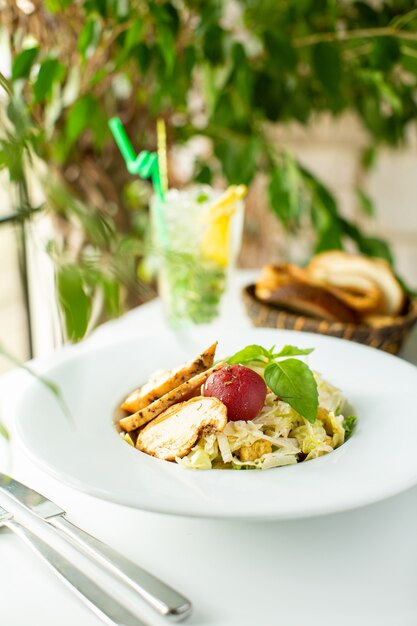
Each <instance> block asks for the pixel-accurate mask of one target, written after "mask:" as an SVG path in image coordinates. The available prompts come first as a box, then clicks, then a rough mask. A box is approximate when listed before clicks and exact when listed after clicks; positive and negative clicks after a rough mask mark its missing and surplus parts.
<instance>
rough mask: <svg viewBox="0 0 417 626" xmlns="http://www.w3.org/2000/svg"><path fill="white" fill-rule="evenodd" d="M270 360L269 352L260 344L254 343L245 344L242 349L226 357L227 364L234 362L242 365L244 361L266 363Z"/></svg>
mask: <svg viewBox="0 0 417 626" xmlns="http://www.w3.org/2000/svg"><path fill="white" fill-rule="evenodd" d="M270 360H271V352H270V351H269V350H266V349H265V348H263V347H262V346H258V345H256V344H253V345H250V346H246V348H243V350H239V352H236V354H234V355H233V356H231V357H229V358H228V359H227V362H228V363H229V365H234V364H236V363H240V364H241V365H244V364H245V363H250V362H252V361H261V362H262V363H268V361H270Z"/></svg>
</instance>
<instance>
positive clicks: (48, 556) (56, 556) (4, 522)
mask: <svg viewBox="0 0 417 626" xmlns="http://www.w3.org/2000/svg"><path fill="white" fill-rule="evenodd" d="M2 526H6V527H7V528H9V529H10V530H12V531H13V532H14V533H16V535H18V536H19V537H20V538H21V539H23V540H24V541H25V543H27V544H28V545H29V546H30V547H31V548H32V550H33V551H34V552H35V553H36V554H37V555H38V556H40V557H41V559H42V560H43V561H45V563H47V564H48V565H49V567H50V568H51V569H52V570H53V571H54V572H55V574H57V575H58V577H59V578H60V579H61V580H62V581H63V582H65V583H66V585H67V586H68V587H69V588H70V589H71V591H73V592H74V593H75V594H76V595H77V596H78V597H79V598H80V600H82V601H83V602H84V604H86V605H87V606H88V607H89V608H90V609H91V610H92V611H93V612H94V613H95V614H96V615H97V617H99V618H100V619H101V620H102V621H103V622H104V623H105V624H108V625H109V626H146V624H145V623H144V622H143V621H142V620H140V619H139V618H138V617H136V616H135V615H133V613H131V612H130V611H129V610H128V609H127V608H125V607H124V606H123V605H122V604H120V602H119V601H118V600H116V599H114V598H112V597H111V596H109V594H108V593H107V592H106V591H104V590H103V589H102V588H101V587H99V586H98V585H97V584H96V583H95V582H94V581H93V580H91V578H89V577H88V576H86V575H85V574H83V572H82V571H81V570H80V569H78V567H76V566H75V565H73V564H72V563H70V561H68V560H67V559H66V558H65V557H64V556H62V554H60V553H59V552H57V551H56V550H55V548H52V546H49V545H48V544H47V543H45V542H44V541H43V539H41V538H40V537H38V536H37V535H36V534H35V533H32V532H31V531H30V530H29V529H28V528H26V527H25V526H22V524H19V522H16V521H15V519H14V518H13V515H12V514H11V513H9V512H8V511H6V510H5V509H3V508H2V507H0V528H1V527H2Z"/></svg>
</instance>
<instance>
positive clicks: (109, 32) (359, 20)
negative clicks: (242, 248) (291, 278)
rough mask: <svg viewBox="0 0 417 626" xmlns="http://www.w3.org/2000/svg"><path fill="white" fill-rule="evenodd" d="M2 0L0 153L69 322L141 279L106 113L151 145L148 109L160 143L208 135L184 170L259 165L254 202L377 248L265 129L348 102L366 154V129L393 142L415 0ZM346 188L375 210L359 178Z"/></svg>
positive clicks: (135, 219) (412, 46)
mask: <svg viewBox="0 0 417 626" xmlns="http://www.w3.org/2000/svg"><path fill="white" fill-rule="evenodd" d="M1 1H3V5H2V6H1V10H0V25H1V27H2V32H3V35H4V33H6V37H7V38H8V45H9V47H10V52H11V59H12V65H11V67H12V70H11V76H7V77H5V76H3V75H1V76H0V79H1V84H2V86H3V89H4V93H5V94H7V95H6V96H5V98H3V99H2V100H1V101H0V104H1V105H3V104H4V105H5V106H4V107H3V110H2V111H1V112H0V128H1V130H0V168H6V169H7V170H8V173H9V177H10V181H11V184H12V187H13V190H14V191H13V193H14V203H15V207H16V210H17V211H18V212H19V213H20V215H21V216H22V219H26V218H27V217H28V216H30V214H31V211H33V210H39V209H42V210H45V211H48V212H49V214H50V215H51V216H52V218H53V220H54V222H55V225H56V230H57V237H56V238H54V241H53V242H51V244H50V253H51V255H52V256H53V259H54V262H55V264H56V277H57V280H56V284H57V290H58V297H59V301H60V303H61V307H62V311H63V313H64V319H65V322H66V329H67V336H68V337H69V338H70V339H73V340H77V339H79V338H81V337H82V336H83V335H84V334H85V332H86V330H87V328H88V327H89V324H90V325H91V315H92V311H93V309H94V306H93V305H94V302H96V301H97V299H98V300H99V303H100V307H101V310H102V311H103V314H104V315H107V316H114V315H117V314H118V313H119V312H120V311H121V310H123V309H124V308H125V307H127V306H130V305H133V304H137V303H138V302H141V301H143V300H145V299H147V298H148V297H149V296H150V295H151V293H152V292H151V290H150V288H149V287H147V286H146V284H145V283H144V281H143V278H144V276H143V265H142V264H141V259H142V258H143V255H144V253H145V251H146V250H145V249H146V234H147V227H148V226H147V224H148V222H147V203H148V200H149V194H150V189H149V187H148V184H147V183H143V182H140V181H138V180H133V179H132V178H131V177H130V176H129V175H128V174H127V172H126V169H125V166H124V163H123V161H122V159H121V156H120V154H119V153H118V150H117V148H116V147H115V145H114V142H113V141H112V139H111V137H110V133H109V130H108V127H107V120H108V118H110V117H111V116H113V115H119V116H120V117H121V119H122V121H123V123H124V124H125V127H126V128H127V131H128V133H129V135H130V136H131V138H132V139H133V141H134V143H135V146H136V147H137V148H138V149H139V148H140V149H148V150H154V149H155V147H156V136H155V125H156V119H157V118H158V117H162V118H163V119H164V120H165V121H166V124H167V129H168V142H169V147H170V148H172V147H174V146H177V145H180V144H186V143H187V142H188V141H189V140H191V139H192V138H194V137H196V136H203V137H205V138H206V139H208V140H209V142H210V150H208V151H206V152H205V154H204V155H203V156H200V157H198V158H196V159H195V163H194V171H193V173H192V176H191V179H193V180H197V181H201V182H208V183H210V182H212V181H213V180H215V181H217V182H219V181H220V183H221V181H223V182H224V183H245V184H247V185H250V184H251V182H252V181H253V179H254V177H255V176H256V175H257V174H259V173H263V174H264V175H265V176H266V177H267V180H268V199H269V202H268V204H269V207H268V208H269V210H271V211H273V212H274V213H275V214H276V216H277V218H278V219H279V220H280V221H281V223H282V224H283V226H284V227H285V228H286V229H287V230H289V231H291V232H296V231H297V229H298V228H300V225H301V224H302V223H303V220H305V219H306V217H307V218H308V220H309V222H310V223H311V224H312V225H313V228H314V232H315V249H316V250H322V249H326V248H339V247H344V246H345V245H346V243H347V241H350V242H354V243H355V245H356V246H357V247H358V248H359V249H360V250H361V251H363V252H365V253H367V254H370V255H374V256H380V257H383V258H386V259H388V260H389V261H390V262H392V256H391V253H390V250H389V248H388V246H387V244H386V243H385V242H384V241H382V240H380V239H378V238H376V237H372V236H369V235H368V234H365V233H364V232H362V231H361V230H360V229H359V228H358V226H357V225H356V224H354V223H352V222H350V221H348V220H347V219H346V218H344V217H342V215H341V214H340V212H339V209H338V205H337V203H336V201H335V199H334V197H333V196H332V194H331V193H330V192H329V190H328V189H326V187H325V186H324V185H323V184H322V183H321V182H320V181H319V180H317V179H316V178H315V177H314V176H313V175H312V174H311V173H310V172H308V171H306V170H305V169H304V168H303V167H301V166H300V164H299V163H298V162H297V161H296V159H295V158H294V157H293V155H291V154H290V153H288V152H287V151H285V150H282V149H280V146H279V145H277V144H276V141H273V140H272V139H271V135H270V132H269V131H270V128H271V125H274V124H276V123H281V124H282V123H287V122H291V121H297V122H300V123H301V124H307V123H308V122H309V121H310V120H311V118H312V116H314V115H316V114H320V113H322V112H323V113H324V112H330V113H331V114H333V115H335V116H337V115H339V114H341V113H342V112H344V111H346V110H350V111H354V112H355V113H356V115H357V116H358V117H359V119H360V120H361V122H362V124H363V126H364V128H365V129H366V130H367V136H368V139H369V142H368V147H367V148H366V150H365V151H364V154H363V162H364V165H365V166H366V167H371V166H372V163H373V161H374V159H375V155H376V153H377V150H378V147H379V146H380V145H381V144H391V145H393V146H398V145H401V144H402V143H403V142H404V141H405V138H406V129H407V126H408V124H409V123H410V122H412V121H414V120H415V119H416V117H417V98H416V95H417V90H416V87H417V9H416V8H415V3H414V2H413V1H412V0H382V1H380V2H372V1H371V0H369V1H367V2H365V1H358V2H338V1H337V0H297V1H294V0H262V1H261V2H259V0H233V1H230V2H223V1H222V0H173V1H171V2H169V1H168V2H166V1H154V2H148V1H145V0H144V1H142V0H135V1H131V2H128V1H127V0H78V1H71V0H44V1H41V0H16V2H9V1H8V0H6V1H5V2H4V0H0V3H1ZM29 171H30V172H31V173H30V176H34V175H35V174H36V176H37V177H38V179H39V180H40V181H41V184H42V187H43V190H44V194H45V198H46V200H45V203H44V204H42V206H41V207H38V206H35V205H34V202H33V200H32V198H31V192H30V184H29V182H28V173H29ZM170 183H171V184H172V185H175V184H177V183H178V181H177V180H175V168H174V167H172V168H171V180H170ZM358 201H359V203H360V206H361V207H362V209H363V211H364V213H365V214H367V215H372V213H373V211H374V208H373V205H372V202H371V201H370V199H369V198H368V197H367V196H366V194H365V193H364V192H363V191H361V190H358ZM74 233H75V234H74ZM99 318H100V316H99Z"/></svg>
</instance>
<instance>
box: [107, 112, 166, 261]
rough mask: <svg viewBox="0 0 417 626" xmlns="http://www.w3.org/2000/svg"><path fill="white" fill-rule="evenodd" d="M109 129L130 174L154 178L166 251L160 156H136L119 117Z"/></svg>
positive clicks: (152, 153) (150, 154)
mask: <svg viewBox="0 0 417 626" xmlns="http://www.w3.org/2000/svg"><path fill="white" fill-rule="evenodd" d="M109 128H110V130H111V132H112V135H113V137H114V139H115V141H116V143H117V145H118V148H119V150H120V152H121V154H122V157H123V158H124V160H125V163H126V168H127V171H128V172H129V174H136V175H137V176H140V177H141V178H152V184H153V187H154V190H155V193H156V196H157V199H156V211H155V215H156V219H157V226H158V231H159V236H160V241H161V244H162V247H163V248H165V249H166V248H167V247H168V246H167V244H168V233H167V229H166V224H165V216H164V210H163V204H164V202H165V193H164V189H163V185H162V182H161V174H160V170H159V163H158V156H157V155H156V154H155V153H154V152H148V150H142V152H139V154H138V155H136V152H135V150H134V148H133V146H132V144H131V143H130V139H129V137H128V136H127V133H126V131H125V129H124V126H123V124H122V122H121V120H120V119H119V118H118V117H112V118H111V119H110V120H109Z"/></svg>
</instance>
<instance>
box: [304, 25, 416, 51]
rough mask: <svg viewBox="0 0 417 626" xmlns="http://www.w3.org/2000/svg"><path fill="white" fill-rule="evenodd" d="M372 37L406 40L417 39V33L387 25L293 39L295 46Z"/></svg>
mask: <svg viewBox="0 0 417 626" xmlns="http://www.w3.org/2000/svg"><path fill="white" fill-rule="evenodd" d="M371 37H396V38H397V39H404V40H405V41H417V33H410V32H408V31H404V30H400V29H398V28H392V27H391V26H386V27H383V28H358V29H356V30H339V31H335V32H330V33H314V34H313V35H307V36H306V37H297V38H295V39H294V40H293V45H294V47H295V48H304V47H307V46H315V45H317V44H318V43H322V42H329V43H332V42H335V41H350V40H352V39H369V38H371Z"/></svg>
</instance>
